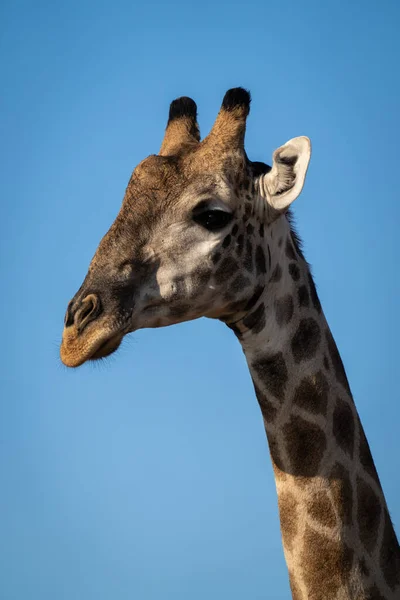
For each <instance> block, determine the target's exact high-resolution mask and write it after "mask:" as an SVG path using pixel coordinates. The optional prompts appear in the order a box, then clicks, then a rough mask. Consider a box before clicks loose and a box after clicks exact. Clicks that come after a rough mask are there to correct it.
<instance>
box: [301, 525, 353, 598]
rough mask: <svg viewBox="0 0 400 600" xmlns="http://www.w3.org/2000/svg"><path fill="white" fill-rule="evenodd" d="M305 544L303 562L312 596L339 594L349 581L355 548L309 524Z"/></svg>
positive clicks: (328, 596)
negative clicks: (318, 530)
mask: <svg viewBox="0 0 400 600" xmlns="http://www.w3.org/2000/svg"><path fill="white" fill-rule="evenodd" d="M303 547H304V550H303V553H302V557H301V564H302V567H303V577H304V583H305V584H306V587H307V589H308V590H309V597H310V598H314V599H315V600H327V599H328V598H332V599H333V598H336V597H338V592H339V590H340V588H341V587H342V586H343V585H346V584H347V583H348V581H349V578H350V573H351V570H352V567H353V560H354V551H353V550H352V549H351V548H349V547H348V546H347V545H346V544H344V543H343V542H340V541H337V540H336V539H330V538H329V537H327V536H325V535H323V534H321V533H318V532H317V531H314V530H313V529H311V527H309V526H306V529H305V532H304V546H303ZM322 573H323V577H321V574H322ZM340 597H342V596H340Z"/></svg>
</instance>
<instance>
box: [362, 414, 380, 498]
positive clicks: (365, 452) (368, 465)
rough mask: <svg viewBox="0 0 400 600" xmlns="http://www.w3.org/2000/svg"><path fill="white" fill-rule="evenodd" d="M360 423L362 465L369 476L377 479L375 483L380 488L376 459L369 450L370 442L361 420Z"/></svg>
mask: <svg viewBox="0 0 400 600" xmlns="http://www.w3.org/2000/svg"><path fill="white" fill-rule="evenodd" d="M358 423H359V430H360V445H359V448H358V453H359V457H360V463H361V465H362V466H363V468H364V470H365V471H366V472H367V473H368V475H370V476H371V477H372V478H373V479H375V481H376V482H377V483H378V485H379V486H380V483H379V476H378V473H377V471H376V468H375V463H374V459H373V458H372V454H371V450H370V448H369V443H368V440H367V438H366V436H365V432H364V428H363V426H362V424H361V421H360V420H358Z"/></svg>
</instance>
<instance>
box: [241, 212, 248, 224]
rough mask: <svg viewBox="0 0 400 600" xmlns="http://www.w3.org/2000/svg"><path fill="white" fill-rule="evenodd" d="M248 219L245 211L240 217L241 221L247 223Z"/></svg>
mask: <svg viewBox="0 0 400 600" xmlns="http://www.w3.org/2000/svg"><path fill="white" fill-rule="evenodd" d="M248 220H249V216H248V215H246V213H245V214H244V215H243V217H242V221H243V223H247V221H248Z"/></svg>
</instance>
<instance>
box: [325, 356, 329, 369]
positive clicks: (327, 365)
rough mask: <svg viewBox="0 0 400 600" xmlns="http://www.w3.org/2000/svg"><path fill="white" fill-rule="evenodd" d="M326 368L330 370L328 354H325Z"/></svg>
mask: <svg viewBox="0 0 400 600" xmlns="http://www.w3.org/2000/svg"><path fill="white" fill-rule="evenodd" d="M324 367H325V370H326V371H329V370H330V366H329V360H328V357H327V355H326V354H324Z"/></svg>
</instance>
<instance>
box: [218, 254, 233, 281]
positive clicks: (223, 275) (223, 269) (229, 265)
mask: <svg viewBox="0 0 400 600" xmlns="http://www.w3.org/2000/svg"><path fill="white" fill-rule="evenodd" d="M237 270H238V264H237V262H236V260H234V259H233V258H232V257H231V256H228V257H227V258H224V260H223V261H222V263H221V264H220V265H219V267H218V269H217V270H216V271H215V280H216V281H217V282H218V283H224V282H226V281H227V280H228V279H230V278H231V277H232V275H234V274H235V273H236V272H237Z"/></svg>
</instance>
